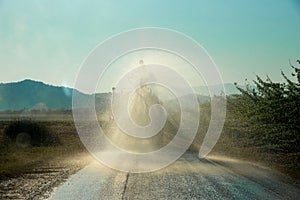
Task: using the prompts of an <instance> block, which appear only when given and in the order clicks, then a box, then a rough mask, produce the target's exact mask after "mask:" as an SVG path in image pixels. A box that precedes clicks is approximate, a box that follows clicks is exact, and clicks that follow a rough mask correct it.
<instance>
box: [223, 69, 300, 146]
mask: <svg viewBox="0 0 300 200" xmlns="http://www.w3.org/2000/svg"><path fill="white" fill-rule="evenodd" d="M291 67H292V68H293V70H294V73H292V76H293V77H294V78H295V80H294V81H293V80H291V79H290V78H288V77H287V76H286V75H285V74H284V73H283V72H281V74H282V76H283V77H284V79H285V82H284V83H275V82H273V81H272V80H271V79H270V78H269V77H268V76H267V79H266V80H265V81H264V80H263V79H262V78H261V77H260V76H256V78H257V80H255V81H253V82H254V84H255V86H256V88H251V87H250V86H249V85H247V87H246V89H242V88H240V87H238V86H237V88H238V89H239V91H240V92H241V93H242V95H237V96H235V97H231V98H230V99H229V101H228V102H229V109H230V108H231V112H232V114H233V115H235V116H236V117H238V118H241V119H242V122H241V124H243V126H245V127H247V128H246V129H244V130H246V131H244V133H246V134H245V135H244V136H245V137H247V138H249V139H250V140H249V141H252V145H253V144H254V145H261V146H265V147H266V148H267V149H269V150H271V151H276V152H299V150H300V149H299V146H298V144H300V135H299V133H300V69H299V68H297V67H294V66H292V65H291Z"/></svg>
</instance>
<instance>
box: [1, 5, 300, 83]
mask: <svg viewBox="0 0 300 200" xmlns="http://www.w3.org/2000/svg"><path fill="white" fill-rule="evenodd" d="M153 26H154V27H162V28H170V29H174V30H177V31H180V32H183V33H185V34H187V35H189V36H191V37H192V38H194V39H195V40H196V41H198V42H199V43H200V44H201V45H203V46H204V47H205V49H206V50H207V51H208V53H209V54H210V56H211V57H212V58H213V59H214V61H215V62H216V64H217V65H218V67H219V69H220V71H221V74H222V76H223V79H224V81H225V82H235V81H237V82H239V83H243V82H244V79H245V78H248V79H254V78H255V74H259V75H261V76H262V77H264V76H265V75H266V74H268V75H269V76H270V77H271V79H273V80H274V81H281V80H282V78H281V75H280V69H282V70H284V71H285V72H286V73H290V72H291V70H290V68H289V63H288V60H289V59H291V61H295V60H296V59H300V1H297V0H251V1H245V0H226V1H217V0H206V1H200V0H199V1H196V0H195V1H179V0H178V1H176V0H166V1H160V0H151V1H150V0H149V1H138V0H131V1H129V0H123V1H108V0H107V1H83V0H82V1H76V0H75V1H65V0H27V1H15V0H4V1H3V0H0V70H1V74H0V82H11V81H19V80H23V79H25V78H30V79H35V80H41V81H44V82H46V83H50V84H54V85H66V86H73V85H74V81H75V78H76V75H77V72H78V70H79V67H80V64H81V63H82V61H83V60H84V58H85V57H86V56H87V55H88V53H89V52H90V51H91V50H92V49H93V48H94V47H95V46H96V45H97V44H98V43H100V42H102V41H103V40H105V39H106V38H108V37H110V36H111V35H114V34H117V33H119V32H122V31H126V30H129V29H133V28H141V27H153Z"/></svg>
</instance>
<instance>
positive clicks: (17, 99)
mask: <svg viewBox="0 0 300 200" xmlns="http://www.w3.org/2000/svg"><path fill="white" fill-rule="evenodd" d="M224 87H225V90H226V94H227V95H232V94H239V93H240V92H239V91H238V90H237V89H236V87H235V85H234V84H230V83H227V84H224ZM240 87H242V88H244V87H243V86H240ZM211 88H212V94H213V95H219V94H221V92H222V90H220V88H221V87H220V85H215V86H212V87H211ZM194 90H195V91H196V92H197V93H198V94H200V95H199V97H201V98H200V99H199V101H200V102H201V103H203V102H206V101H208V99H209V98H208V97H207V96H208V90H207V87H206V86H198V87H194ZM73 91H74V92H76V93H77V95H78V97H79V98H80V102H79V106H81V102H82V106H83V107H84V104H85V103H86V102H87V101H90V100H93V97H94V96H93V95H87V94H84V93H81V92H80V91H78V90H76V89H72V88H68V87H61V86H53V85H48V84H45V83H43V82H39V81H34V80H29V79H26V80H23V81H20V82H13V83H0V111H6V110H12V111H16V110H23V109H26V110H47V109H51V110H58V109H61V110H66V109H71V108H72V94H73ZM186 95H189V94H186ZM110 100H111V93H97V94H95V102H96V104H95V105H96V110H97V111H103V110H106V108H107V107H108V106H109V103H110ZM170 100H171V99H170Z"/></svg>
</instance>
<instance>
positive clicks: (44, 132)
mask: <svg viewBox="0 0 300 200" xmlns="http://www.w3.org/2000/svg"><path fill="white" fill-rule="evenodd" d="M4 135H5V136H6V137H7V138H8V139H9V140H10V141H12V142H15V143H16V144H17V145H21V146H54V145H58V144H60V141H59V138H58V137H57V136H56V135H55V134H53V133H52V132H51V131H50V130H49V129H48V128H47V127H46V126H45V125H44V124H42V123H41V122H35V121H31V120H16V121H13V122H11V123H10V124H9V125H8V126H7V127H6V128H5V129H4Z"/></svg>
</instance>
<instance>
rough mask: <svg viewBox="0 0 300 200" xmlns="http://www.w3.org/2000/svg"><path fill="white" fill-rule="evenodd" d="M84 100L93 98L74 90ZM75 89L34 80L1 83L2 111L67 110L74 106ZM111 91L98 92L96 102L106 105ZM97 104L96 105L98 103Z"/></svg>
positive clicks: (0, 106)
mask: <svg viewBox="0 0 300 200" xmlns="http://www.w3.org/2000/svg"><path fill="white" fill-rule="evenodd" d="M74 91H75V92H77V93H78V95H79V96H80V98H81V100H82V102H83V103H84V102H85V101H86V100H88V99H90V98H92V95H87V94H84V93H81V92H79V91H78V90H74ZM72 93H73V89H72V88H68V87H59V86H52V85H48V84H45V83H43V82H38V81H33V80H28V79H26V80H23V81H20V82H14V83H1V84H0V111H6V110H12V111H14V110H22V109H26V110H43V109H44V110H45V109H51V110H58V109H61V110H66V109H71V108H72ZM110 96H111V94H110V93H101V94H96V102H98V104H99V106H100V107H104V106H106V105H107V104H108V102H109V100H110ZM98 104H96V105H98Z"/></svg>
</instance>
